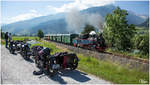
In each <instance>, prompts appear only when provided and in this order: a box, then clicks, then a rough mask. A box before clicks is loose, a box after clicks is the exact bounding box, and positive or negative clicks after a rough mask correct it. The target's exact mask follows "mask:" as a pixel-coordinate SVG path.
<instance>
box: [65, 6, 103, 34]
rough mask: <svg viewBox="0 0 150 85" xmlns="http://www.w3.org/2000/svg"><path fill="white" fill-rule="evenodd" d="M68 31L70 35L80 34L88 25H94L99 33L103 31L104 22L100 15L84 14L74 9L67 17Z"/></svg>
mask: <svg viewBox="0 0 150 85" xmlns="http://www.w3.org/2000/svg"><path fill="white" fill-rule="evenodd" d="M66 22H67V29H68V31H69V32H70V33H80V32H81V31H82V30H83V28H84V27H85V25H86V24H89V25H92V26H94V27H95V28H96V30H98V31H102V29H103V27H102V26H103V20H102V17H101V16H100V14H98V13H93V14H83V13H80V11H78V10H76V9H72V10H71V11H70V12H68V14H67V15H66Z"/></svg>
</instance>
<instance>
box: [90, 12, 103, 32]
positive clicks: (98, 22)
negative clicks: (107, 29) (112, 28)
mask: <svg viewBox="0 0 150 85" xmlns="http://www.w3.org/2000/svg"><path fill="white" fill-rule="evenodd" d="M87 23H88V24H90V25H92V26H94V27H95V28H96V29H97V30H98V31H102V30H103V21H102V17H101V16H100V14H98V13H94V14H88V15H87Z"/></svg>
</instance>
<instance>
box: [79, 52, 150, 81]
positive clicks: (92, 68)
mask: <svg viewBox="0 0 150 85" xmlns="http://www.w3.org/2000/svg"><path fill="white" fill-rule="evenodd" d="M78 57H79V59H80V62H79V66H78V69H80V70H82V71H84V72H88V73H90V74H93V75H96V76H98V77H100V78H103V79H105V80H108V81H111V82H113V83H117V84H138V83H140V82H139V80H141V79H143V80H145V81H147V82H148V81H149V76H148V72H147V73H146V72H140V71H137V70H135V69H132V70H129V69H128V68H126V66H124V67H122V66H120V65H119V64H114V63H112V62H110V61H99V60H97V59H96V58H93V57H85V56H83V55H82V54H78Z"/></svg>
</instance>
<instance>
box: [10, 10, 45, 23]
mask: <svg viewBox="0 0 150 85" xmlns="http://www.w3.org/2000/svg"><path fill="white" fill-rule="evenodd" d="M39 16H42V15H41V14H40V13H38V12H37V11H36V10H33V9H32V10H29V13H25V14H19V15H17V16H14V17H11V18H9V19H8V21H9V23H12V22H17V21H23V20H27V19H31V18H34V17H39Z"/></svg>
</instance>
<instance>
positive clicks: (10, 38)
mask: <svg viewBox="0 0 150 85" xmlns="http://www.w3.org/2000/svg"><path fill="white" fill-rule="evenodd" d="M8 38H9V42H10V41H11V40H12V36H11V33H9V36H8Z"/></svg>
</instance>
